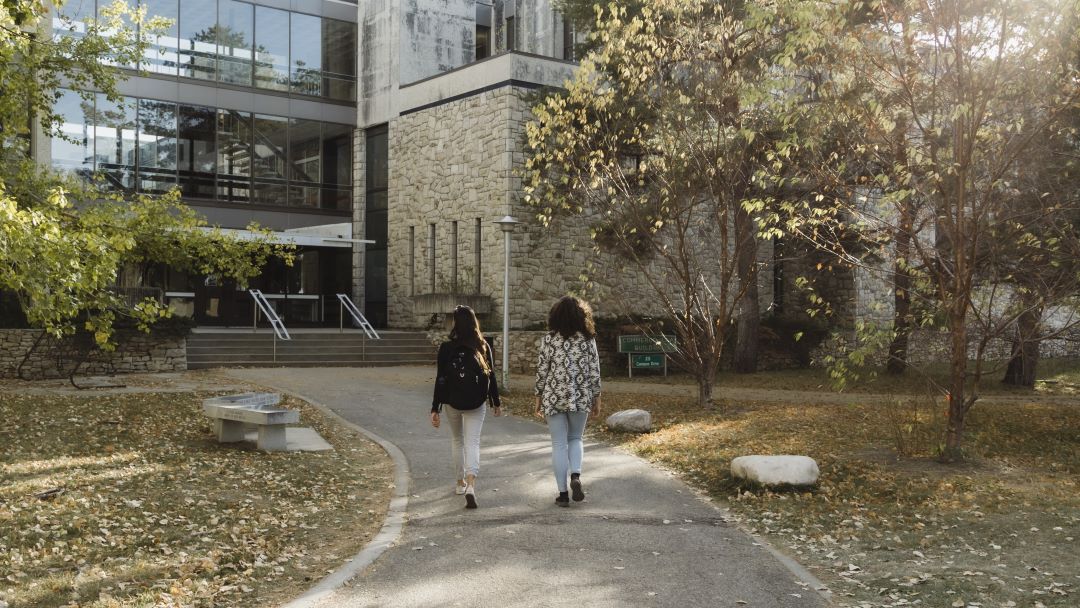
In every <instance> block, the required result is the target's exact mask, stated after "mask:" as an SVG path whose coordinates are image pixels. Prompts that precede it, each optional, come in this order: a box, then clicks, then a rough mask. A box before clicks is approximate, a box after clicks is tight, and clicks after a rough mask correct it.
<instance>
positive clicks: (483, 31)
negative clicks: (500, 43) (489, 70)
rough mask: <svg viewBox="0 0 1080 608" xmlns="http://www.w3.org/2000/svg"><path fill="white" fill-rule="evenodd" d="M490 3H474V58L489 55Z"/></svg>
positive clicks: (482, 57)
mask: <svg viewBox="0 0 1080 608" xmlns="http://www.w3.org/2000/svg"><path fill="white" fill-rule="evenodd" d="M491 8H492V7H491V5H490V4H482V3H480V2H477V3H476V59H484V58H485V57H490V56H491V12H492V11H491Z"/></svg>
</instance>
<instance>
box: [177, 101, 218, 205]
mask: <svg viewBox="0 0 1080 608" xmlns="http://www.w3.org/2000/svg"><path fill="white" fill-rule="evenodd" d="M179 114H180V115H179V120H178V121H177V122H178V134H179V142H178V144H179V145H178V147H177V148H178V149H177V157H178V161H179V162H178V165H179V170H180V171H179V174H180V189H181V191H182V192H183V194H184V196H186V197H191V198H202V199H213V198H214V173H215V172H216V168H217V155H216V153H215V148H214V139H215V132H216V125H217V112H215V111H214V110H213V109H212V108H203V107H199V106H180V113H179Z"/></svg>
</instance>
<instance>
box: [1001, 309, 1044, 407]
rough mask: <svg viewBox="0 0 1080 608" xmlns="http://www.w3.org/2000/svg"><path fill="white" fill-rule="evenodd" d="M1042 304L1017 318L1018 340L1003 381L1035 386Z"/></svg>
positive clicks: (1014, 384) (1015, 384)
mask: <svg viewBox="0 0 1080 608" xmlns="http://www.w3.org/2000/svg"><path fill="white" fill-rule="evenodd" d="M1042 313H1043V309H1042V307H1041V306H1035V307H1029V308H1028V309H1027V310H1025V311H1024V312H1023V313H1021V314H1020V317H1019V318H1018V319H1017V320H1016V340H1015V341H1014V342H1013V347H1012V358H1010V359H1009V367H1008V368H1006V370H1005V378H1004V379H1002V382H1004V383H1005V384H1011V385H1013V386H1026V387H1028V388H1035V371H1036V367H1037V366H1038V363H1039V340H1038V339H1037V333H1038V330H1039V319H1041V318H1042Z"/></svg>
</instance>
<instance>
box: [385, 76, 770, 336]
mask: <svg viewBox="0 0 1080 608" xmlns="http://www.w3.org/2000/svg"><path fill="white" fill-rule="evenodd" d="M533 96H534V93H533V92H532V91H531V90H529V89H525V88H522V87H517V86H504V87H501V88H497V89H494V90H488V91H483V92H480V93H477V94H474V95H471V96H467V97H464V98H461V99H454V100H452V101H449V102H446V103H442V104H440V105H436V106H434V107H427V108H423V109H420V110H419V111H415V112H410V113H407V114H405V115H403V116H401V117H399V118H397V119H395V120H393V121H391V123H390V136H389V137H390V143H389V147H390V177H389V229H390V235H389V247H390V251H389V253H388V258H389V259H388V265H389V268H388V273H389V292H390V296H389V298H390V302H389V309H390V313H389V314H390V325H391V326H393V327H423V326H425V325H426V324H427V323H428V322H429V320H430V314H431V311H427V312H425V311H422V310H421V309H420V308H419V307H418V306H417V305H416V303H415V302H414V301H413V298H412V296H414V295H425V294H441V293H451V292H454V293H459V294H472V293H476V292H477V290H478V291H479V294H481V295H482V296H487V297H489V298H490V304H491V313H490V315H488V316H487V317H486V318H484V319H482V321H483V327H484V329H485V330H487V331H492V330H496V329H499V328H501V324H502V302H503V297H502V296H503V293H502V292H503V290H502V284H503V268H504V262H503V259H504V250H503V235H502V233H501V231H500V230H499V227H498V226H497V225H495V224H493V223H492V222H493V221H494V220H495V219H497V218H499V217H501V216H503V215H506V214H511V215H513V216H515V217H516V218H518V219H519V220H522V222H523V223H522V225H520V226H518V227H517V229H516V230H515V231H514V233H513V235H512V239H511V269H510V285H511V292H510V298H509V301H510V327H511V328H512V329H524V328H532V327H536V326H538V325H540V326H542V325H543V323H544V321H545V320H546V318H547V311H548V308H549V307H550V306H551V304H552V302H554V300H555V299H556V298H557V297H559V296H561V295H563V294H566V293H576V294H579V295H582V296H583V297H585V298H587V299H588V300H589V301H590V302H592V304H593V306H594V309H595V312H596V314H597V316H600V317H614V316H621V315H627V314H637V315H642V314H644V315H663V314H664V313H663V311H664V307H663V306H662V305H661V303H660V302H659V301H658V298H657V295H656V293H655V291H654V289H653V288H652V287H651V286H650V285H649V284H648V282H647V281H645V280H644V279H643V278H642V275H641V274H640V272H639V271H638V269H637V268H634V267H632V264H631V263H630V262H628V261H627V260H625V259H623V258H621V257H618V256H615V255H612V254H597V253H596V252H595V251H594V248H593V242H592V238H591V219H590V218H587V217H586V218H581V217H575V218H558V219H556V221H555V222H553V223H552V224H551V225H550V226H547V227H544V226H541V225H540V224H539V223H538V222H537V221H536V220H535V212H534V210H533V209H531V208H528V207H526V206H525V205H524V204H523V203H522V200H521V199H522V184H521V177H520V175H521V171H522V169H523V167H524V162H525V153H524V151H523V148H524V130H525V124H526V123H527V121H528V120H530V119H531V112H530V107H531V104H532V103H533ZM432 225H434V230H435V248H434V255H432V249H431V245H430V241H431V235H430V231H431V227H432ZM477 225H479V227H480V230H479V232H480V238H479V239H477V238H476V232H477V231H476V227H477ZM455 228H456V230H455ZM410 229H411V230H410ZM713 242H714V241H710V239H707V238H701V239H699V240H698V244H699V246H700V247H702V248H709V247H712V248H713V249H715V246H713V245H712V243H713ZM455 244H456V247H455ZM772 248H773V243H772V242H770V241H762V242H761V243H760V244H759V259H760V260H761V264H762V267H761V272H760V273H759V304H760V306H761V308H762V310H766V309H767V308H768V307H769V306H770V305H771V304H772V300H773V297H772V295H773V294H772V290H773V279H772V259H773V251H772ZM455 250H456V256H455V255H454V251H455ZM478 250H479V256H477V251H478ZM712 253H713V254H716V252H715V251H714V252H712ZM717 255H718V254H717ZM477 257H479V263H477ZM701 257H702V259H710V258H715V257H717V256H716V255H711V256H710V254H709V253H708V252H706V253H705V254H704V255H702V256H701ZM410 260H413V264H412V266H411V267H410ZM432 260H434V269H433V268H432ZM455 260H456V273H455V271H454V269H455ZM652 264H653V265H652V269H651V270H650V272H649V274H650V275H651V276H653V277H661V278H663V277H666V276H670V275H671V273H670V272H667V271H666V270H665V269H664V268H663V267H662V266H661V265H660V263H659V262H658V261H654V262H653V263H652ZM707 270H708V269H706V271H707ZM709 279H710V282H711V283H713V285H714V289H715V284H716V283H717V282H718V281H719V279H718V278H717V277H715V276H712V277H709ZM661 280H662V279H661ZM668 287H669V293H671V294H677V293H678V289H677V286H676V285H675V284H674V283H671V284H669V286H668ZM716 291H719V290H716ZM444 312H448V311H444Z"/></svg>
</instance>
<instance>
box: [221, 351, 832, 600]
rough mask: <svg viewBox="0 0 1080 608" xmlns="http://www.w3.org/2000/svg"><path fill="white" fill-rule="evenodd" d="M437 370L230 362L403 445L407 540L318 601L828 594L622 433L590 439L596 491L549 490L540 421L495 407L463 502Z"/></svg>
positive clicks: (589, 469)
mask: <svg viewBox="0 0 1080 608" xmlns="http://www.w3.org/2000/svg"><path fill="white" fill-rule="evenodd" d="M432 371H433V370H430V369H426V368H425V369H418V368H389V369H372V368H365V369H348V368H334V369H328V368H323V369H248V370H230V371H229V372H227V373H228V374H229V375H232V376H234V377H236V378H239V379H243V380H250V381H254V382H258V383H261V384H265V385H269V386H274V387H277V388H279V389H282V390H288V391H292V392H295V393H298V394H300V395H303V396H306V397H309V398H311V399H314V400H316V401H319V402H321V403H323V404H325V405H327V406H329V407H331V408H332V409H333V410H335V411H336V412H337V413H339V414H341V415H342V416H343V417H345V418H346V419H348V420H350V421H352V422H354V423H356V424H359V425H360V426H362V427H364V428H366V429H368V430H369V431H371V432H373V433H375V434H377V435H379V436H381V437H382V438H384V439H386V440H388V441H390V442H392V443H394V444H396V445H397V446H398V447H399V448H401V450H402V451H403V452H404V453H405V455H406V457H407V458H408V460H409V466H410V468H411V473H412V485H411V487H410V490H409V494H410V501H409V505H408V512H407V518H408V523H407V524H406V525H405V528H404V532H403V534H402V536H401V538H400V539H399V542H398V543H397V545H396V546H394V547H392V548H390V549H389V550H387V551H386V552H385V553H384V554H383V555H382V556H381V557H380V558H379V559H377V560H376V561H375V563H374V564H373V565H372V566H371V567H369V568H367V569H366V570H365V571H364V572H363V573H361V574H360V575H359V576H358V577H357V578H356V579H354V581H353V583H352V584H351V585H350V586H349V587H345V588H342V589H340V590H339V591H337V592H336V593H334V594H333V595H332V596H331V597H329V598H327V599H325V600H323V601H322V603H321V604H320V608H336V607H368V606H370V607H375V606H378V607H380V608H383V607H386V608H390V607H401V608H424V607H444V606H463V607H470V608H487V607H503V606H513V607H528V608H532V607H536V608H540V607H556V606H573V607H575V608H605V607H626V606H634V607H637V606H642V607H653V606H657V607H667V606H671V607H678V608H696V607H705V606H708V607H710V608H712V607H718V606H733V607H737V606H752V607H796V606H797V607H814V606H826V605H827V603H826V602H825V600H824V599H823V598H822V597H821V596H820V595H819V594H818V593H817V592H816V591H815V590H814V587H813V583H811V582H810V581H807V580H805V579H806V577H804V580H802V581H800V580H799V577H797V576H796V574H794V573H793V572H792V571H791V570H789V569H788V568H787V567H785V566H784V565H783V564H782V563H781V562H780V561H779V560H778V559H777V558H776V557H774V556H773V555H772V554H771V553H769V552H768V551H767V550H766V549H765V548H764V547H762V546H760V545H758V544H756V541H755V540H754V539H753V538H751V537H750V536H748V535H747V534H745V533H743V532H742V531H740V530H739V529H738V528H736V527H734V526H733V525H731V524H729V523H727V522H726V521H725V518H724V514H723V513H722V512H721V511H718V510H717V509H715V508H714V507H713V506H712V505H710V504H709V503H707V502H705V501H704V500H702V499H700V498H698V497H697V496H696V495H695V494H694V493H693V492H692V491H691V490H690V489H689V488H688V487H687V486H686V485H684V484H683V483H682V482H680V481H678V480H676V479H674V478H673V477H671V476H670V475H668V474H666V473H663V472H661V471H659V470H657V469H655V468H653V467H651V466H649V465H648V464H647V463H645V462H644V461H642V460H640V459H638V458H635V457H633V456H630V455H627V454H625V453H623V452H620V451H617V450H615V449H612V448H609V447H606V446H602V445H597V444H594V443H589V442H587V443H586V448H585V465H584V471H583V474H582V479H583V481H584V485H585V491H586V493H587V499H586V500H585V502H583V503H578V504H572V505H571V507H570V508H568V509H567V508H560V507H557V506H555V504H554V502H553V500H554V497H555V493H556V490H555V482H554V479H553V478H552V476H551V473H550V450H549V443H548V437H547V432H546V427H545V426H543V425H542V424H539V423H537V422H535V421H532V420H526V419H523V418H515V417H509V416H507V417H502V418H495V417H492V416H489V417H488V419H487V421H486V422H485V424H484V433H483V441H482V453H481V471H480V478H479V483H478V485H477V500H478V502H479V504H480V508H479V509H477V510H475V511H473V510H466V509H464V500H463V498H462V497H460V496H455V495H454V493H453V486H454V478H453V471H452V468H451V465H450V464H449V462H450V461H449V449H450V448H449V445H450V439H449V429H447V428H446V425H445V424H444V425H443V428H442V429H439V430H435V429H433V428H431V425H430V424H429V423H428V421H427V412H428V409H429V405H430V402H431V389H430V387H431V386H432V381H433V373H432ZM518 386H520V384H518Z"/></svg>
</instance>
